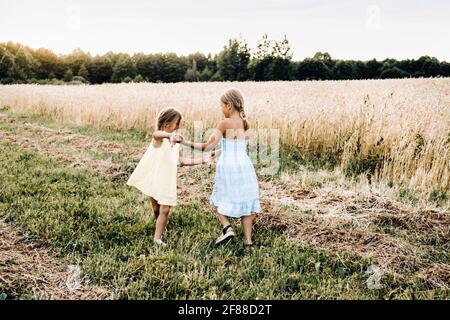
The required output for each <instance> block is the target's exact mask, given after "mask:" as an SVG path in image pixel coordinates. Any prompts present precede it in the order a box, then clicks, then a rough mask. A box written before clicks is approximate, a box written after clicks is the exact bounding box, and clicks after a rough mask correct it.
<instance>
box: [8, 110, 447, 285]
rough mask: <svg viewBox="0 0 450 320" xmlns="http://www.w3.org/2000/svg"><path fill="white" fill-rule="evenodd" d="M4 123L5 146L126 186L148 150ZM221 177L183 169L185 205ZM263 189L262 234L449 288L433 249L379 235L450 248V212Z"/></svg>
mask: <svg viewBox="0 0 450 320" xmlns="http://www.w3.org/2000/svg"><path fill="white" fill-rule="evenodd" d="M0 121H1V122H3V123H4V124H6V123H8V125H10V126H13V127H14V128H15V130H16V133H14V134H12V133H8V132H2V131H1V130H0V140H3V141H8V142H10V143H13V144H15V145H18V146H21V147H23V148H29V149H33V150H36V151H38V152H39V153H41V154H44V155H46V156H49V157H53V158H56V159H59V160H63V161H65V162H67V163H68V164H69V165H71V166H82V167H84V168H87V169H89V170H93V171H97V172H100V173H101V174H104V175H107V176H110V177H113V178H114V179H119V180H121V181H124V182H125V181H126V179H127V177H128V176H129V174H130V173H131V172H132V170H133V169H134V166H135V164H136V163H137V161H138V160H139V159H140V157H141V156H142V155H143V153H144V152H145V149H142V148H129V147H126V146H123V145H120V144H117V143H111V142H108V141H101V140H96V139H94V138H92V137H89V136H84V135H80V134H75V133H72V132H70V131H60V130H54V129H50V128H46V127H42V126H39V125H36V124H31V123H18V122H15V121H14V120H13V119H10V118H8V117H7V116H6V115H2V116H0ZM98 152H101V153H103V154H105V153H106V154H110V155H111V157H110V158H107V159H103V160H98V159H94V158H93V157H92V156H90V155H92V154H95V153H98ZM113 155H120V158H119V159H120V161H114V159H113V158H114V157H113ZM213 172H214V167H213V166H212V167H210V168H209V170H205V168H204V167H203V168H198V167H197V168H195V167H193V168H192V167H183V168H180V170H179V178H180V183H179V190H178V193H179V197H180V200H181V201H182V202H193V201H195V202H200V203H203V204H207V203H208V195H209V193H210V191H211V189H212V184H213ZM198 181H202V183H201V184H199V183H198ZM260 188H261V202H262V206H263V210H264V214H262V215H260V216H259V218H258V220H257V223H258V224H259V225H261V226H262V227H269V228H275V229H279V230H283V231H284V232H285V234H286V235H287V236H288V239H290V240H291V241H294V242H297V243H300V244H302V245H305V246H310V247H311V246H314V247H318V248H324V249H328V250H332V251H337V252H346V253H351V254H356V255H358V256H361V257H369V258H373V259H375V261H377V263H378V264H379V265H380V266H381V267H382V268H383V269H388V270H390V271H394V272H402V271H412V272H417V275H418V276H420V277H422V278H424V279H428V277H429V278H430V279H431V278H432V283H434V284H435V285H437V284H438V285H439V286H441V285H444V286H445V285H446V284H447V285H448V280H449V275H450V273H448V270H449V265H447V264H437V265H433V266H432V267H431V268H421V262H420V259H419V255H420V252H419V251H423V250H427V248H426V246H425V245H424V246H420V247H418V246H417V245H416V244H413V243H410V242H408V241H406V240H404V239H402V238H400V237H394V236H392V235H390V234H387V233H384V232H382V231H381V230H380V228H377V226H379V225H390V226H393V227H395V228H397V229H399V230H403V231H405V232H409V233H414V234H416V237H417V239H419V240H423V241H424V242H426V240H429V239H428V238H433V239H435V238H438V239H440V240H442V241H449V240H450V219H449V215H448V213H447V212H441V211H438V210H415V209H413V208H408V207H406V206H404V205H401V204H399V203H396V202H394V201H392V200H390V199H387V198H385V197H382V196H380V195H377V194H373V193H367V192H356V191H346V190H339V189H330V188H317V189H314V190H310V189H305V188H304V187H303V186H302V185H301V184H300V183H298V182H297V181H295V180H287V181H286V180H284V181H281V180H279V179H278V180H272V181H265V180H264V179H263V178H261V179H260ZM429 249H430V250H432V248H429Z"/></svg>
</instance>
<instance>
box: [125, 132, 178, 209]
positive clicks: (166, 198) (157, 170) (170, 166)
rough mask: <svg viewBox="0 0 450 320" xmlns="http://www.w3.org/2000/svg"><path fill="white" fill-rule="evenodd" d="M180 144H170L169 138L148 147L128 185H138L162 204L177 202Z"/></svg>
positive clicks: (168, 204)
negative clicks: (157, 144) (155, 145)
mask: <svg viewBox="0 0 450 320" xmlns="http://www.w3.org/2000/svg"><path fill="white" fill-rule="evenodd" d="M179 152H180V145H179V144H178V143H177V144H175V145H174V146H172V145H171V144H170V141H169V139H162V143H161V144H160V145H159V146H157V147H154V146H153V143H151V144H150V146H149V147H148V148H147V151H145V153H144V155H143V156H142V158H141V160H140V161H139V163H138V165H137V166H136V168H135V169H134V171H133V173H132V174H131V176H130V178H129V179H128V181H127V185H129V186H133V187H136V188H137V189H139V190H140V191H141V192H142V193H143V194H145V195H147V196H150V197H152V198H153V199H155V200H156V201H157V202H158V203H159V204H160V205H166V206H175V205H176V204H177V168H178V161H179Z"/></svg>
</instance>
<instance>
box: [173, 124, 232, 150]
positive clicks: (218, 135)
mask: <svg viewBox="0 0 450 320" xmlns="http://www.w3.org/2000/svg"><path fill="white" fill-rule="evenodd" d="M225 130H226V122H225V120H222V121H220V122H219V124H218V125H217V128H216V129H215V130H214V132H213V133H212V134H211V136H210V137H209V138H208V141H207V142H205V143H202V142H197V143H194V142H191V141H188V140H183V141H181V144H183V145H185V146H188V147H191V148H192V149H197V150H203V151H209V150H212V149H214V148H215V147H216V146H217V145H218V144H219V142H220V139H222V137H223V134H224V133H225Z"/></svg>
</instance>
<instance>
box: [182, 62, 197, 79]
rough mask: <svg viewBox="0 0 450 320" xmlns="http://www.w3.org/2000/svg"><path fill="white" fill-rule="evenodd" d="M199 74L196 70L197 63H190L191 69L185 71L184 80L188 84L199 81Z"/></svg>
mask: <svg viewBox="0 0 450 320" xmlns="http://www.w3.org/2000/svg"><path fill="white" fill-rule="evenodd" d="M200 75H201V74H200V72H199V71H198V70H197V61H195V60H193V61H192V67H191V68H189V69H187V70H186V73H185V75H184V80H186V81H188V82H196V81H199V80H200Z"/></svg>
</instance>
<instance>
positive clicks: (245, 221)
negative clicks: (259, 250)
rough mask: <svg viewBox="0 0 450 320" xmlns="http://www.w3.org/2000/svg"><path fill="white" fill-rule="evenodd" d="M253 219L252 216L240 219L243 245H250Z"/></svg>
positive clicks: (253, 216)
mask: <svg viewBox="0 0 450 320" xmlns="http://www.w3.org/2000/svg"><path fill="white" fill-rule="evenodd" d="M254 219H255V215H254V214H252V215H249V216H245V217H242V218H241V221H242V227H243V229H244V244H251V243H252V227H253V220H254Z"/></svg>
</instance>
